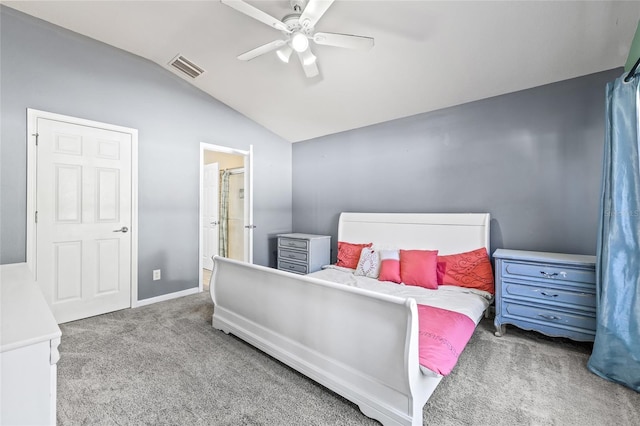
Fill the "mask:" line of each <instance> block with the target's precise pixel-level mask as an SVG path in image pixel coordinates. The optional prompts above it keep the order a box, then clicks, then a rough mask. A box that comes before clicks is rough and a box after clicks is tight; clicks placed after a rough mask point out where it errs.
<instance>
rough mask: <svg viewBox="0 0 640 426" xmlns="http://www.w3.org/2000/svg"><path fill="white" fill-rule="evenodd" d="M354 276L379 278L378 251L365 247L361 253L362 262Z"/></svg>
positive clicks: (359, 261)
mask: <svg viewBox="0 0 640 426" xmlns="http://www.w3.org/2000/svg"><path fill="white" fill-rule="evenodd" d="M353 274H354V275H362V276H365V277H369V278H378V274H380V255H379V254H378V252H377V251H375V250H373V249H371V248H369V247H365V248H363V249H362V252H360V260H358V266H357V267H356V271H355V272H354V273H353Z"/></svg>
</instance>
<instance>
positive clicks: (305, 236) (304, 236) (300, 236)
mask: <svg viewBox="0 0 640 426" xmlns="http://www.w3.org/2000/svg"><path fill="white" fill-rule="evenodd" d="M278 237H279V238H280V237H282V238H294V239H297V240H316V239H322V238H331V236H330V235H316V234H302V233H293V234H278Z"/></svg>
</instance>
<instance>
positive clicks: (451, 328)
mask: <svg viewBox="0 0 640 426" xmlns="http://www.w3.org/2000/svg"><path fill="white" fill-rule="evenodd" d="M418 318H419V323H420V325H419V327H418V329H419V331H418V333H419V334H420V365H422V366H424V367H427V368H428V369H429V370H431V371H434V372H436V373H439V374H442V375H443V376H446V375H447V374H449V373H451V370H452V369H453V367H454V366H455V365H456V362H458V357H459V356H460V354H461V353H462V350H463V349H464V347H465V346H466V345H467V342H468V341H469V339H470V338H471V335H472V334H473V330H475V328H476V325H475V323H474V322H473V321H472V320H471V319H470V318H469V317H467V316H466V315H463V314H459V313H458V312H453V311H448V310H446V309H440V308H434V307H433V306H426V305H418Z"/></svg>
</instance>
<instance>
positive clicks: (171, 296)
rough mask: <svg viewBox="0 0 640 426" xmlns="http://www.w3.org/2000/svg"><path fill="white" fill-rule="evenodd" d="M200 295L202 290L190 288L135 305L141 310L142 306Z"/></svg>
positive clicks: (151, 298)
mask: <svg viewBox="0 0 640 426" xmlns="http://www.w3.org/2000/svg"><path fill="white" fill-rule="evenodd" d="M196 293H200V288H198V287H194V288H188V289H186V290H180V291H176V292H175V293H168V294H163V295H162V296H156V297H150V298H148V299H142V300H138V301H137V302H135V303H134V304H133V307H134V308H139V307H140V306H146V305H151V304H154V303H158V302H164V301H166V300H171V299H177V298H178V297H183V296H189V295H190V294H196Z"/></svg>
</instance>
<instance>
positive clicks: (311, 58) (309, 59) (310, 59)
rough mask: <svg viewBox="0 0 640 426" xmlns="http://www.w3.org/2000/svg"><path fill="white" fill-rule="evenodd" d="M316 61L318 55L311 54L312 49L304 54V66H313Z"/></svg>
mask: <svg viewBox="0 0 640 426" xmlns="http://www.w3.org/2000/svg"><path fill="white" fill-rule="evenodd" d="M315 61H316V55H314V54H313V53H311V49H307V50H306V51H304V52H303V53H302V63H303V64H304V65H311V64H312V63H314V62H315Z"/></svg>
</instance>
